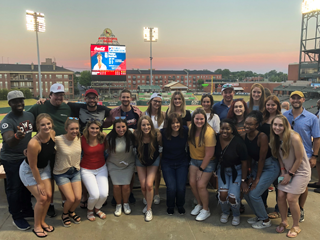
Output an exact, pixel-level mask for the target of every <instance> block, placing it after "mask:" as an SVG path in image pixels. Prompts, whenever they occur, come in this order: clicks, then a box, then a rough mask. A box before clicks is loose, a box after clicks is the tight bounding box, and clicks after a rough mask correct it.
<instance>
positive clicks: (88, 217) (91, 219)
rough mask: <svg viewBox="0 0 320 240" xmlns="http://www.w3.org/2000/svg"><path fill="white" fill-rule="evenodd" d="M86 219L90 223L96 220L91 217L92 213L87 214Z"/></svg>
mask: <svg viewBox="0 0 320 240" xmlns="http://www.w3.org/2000/svg"><path fill="white" fill-rule="evenodd" d="M87 219H88V220H89V221H90V222H93V221H95V220H96V218H95V216H94V215H93V211H92V212H91V211H90V212H89V211H88V212H87Z"/></svg>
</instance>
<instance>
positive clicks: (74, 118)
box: [69, 117, 79, 121]
mask: <svg viewBox="0 0 320 240" xmlns="http://www.w3.org/2000/svg"><path fill="white" fill-rule="evenodd" d="M69 119H70V120H77V121H79V118H76V117H69Z"/></svg>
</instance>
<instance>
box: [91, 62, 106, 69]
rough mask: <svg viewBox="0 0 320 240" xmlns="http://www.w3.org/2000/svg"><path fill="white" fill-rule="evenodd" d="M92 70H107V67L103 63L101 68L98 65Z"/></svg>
mask: <svg viewBox="0 0 320 240" xmlns="http://www.w3.org/2000/svg"><path fill="white" fill-rule="evenodd" d="M92 70H107V66H106V65H104V64H103V63H101V68H99V65H98V63H97V64H96V65H94V67H93V69H92Z"/></svg>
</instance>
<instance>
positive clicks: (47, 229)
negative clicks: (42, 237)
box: [42, 225, 54, 233]
mask: <svg viewBox="0 0 320 240" xmlns="http://www.w3.org/2000/svg"><path fill="white" fill-rule="evenodd" d="M50 227H52V230H50V229H49V228H50ZM42 229H43V230H44V231H46V232H49V233H52V232H53V231H54V226H50V225H48V227H42Z"/></svg>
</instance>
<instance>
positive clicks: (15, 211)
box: [1, 159, 33, 220]
mask: <svg viewBox="0 0 320 240" xmlns="http://www.w3.org/2000/svg"><path fill="white" fill-rule="evenodd" d="M23 161H24V159H20V160H10V161H4V160H1V163H2V164H3V168H4V171H5V172H6V194H7V201H8V204H9V212H10V214H11V215H12V219H13V220H17V219H22V218H23V215H24V214H28V213H31V212H33V209H32V203H31V193H30V192H29V190H28V189H27V188H26V187H25V186H24V185H23V183H22V182H21V180H20V176H19V169H20V165H21V163H22V162H23Z"/></svg>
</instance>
